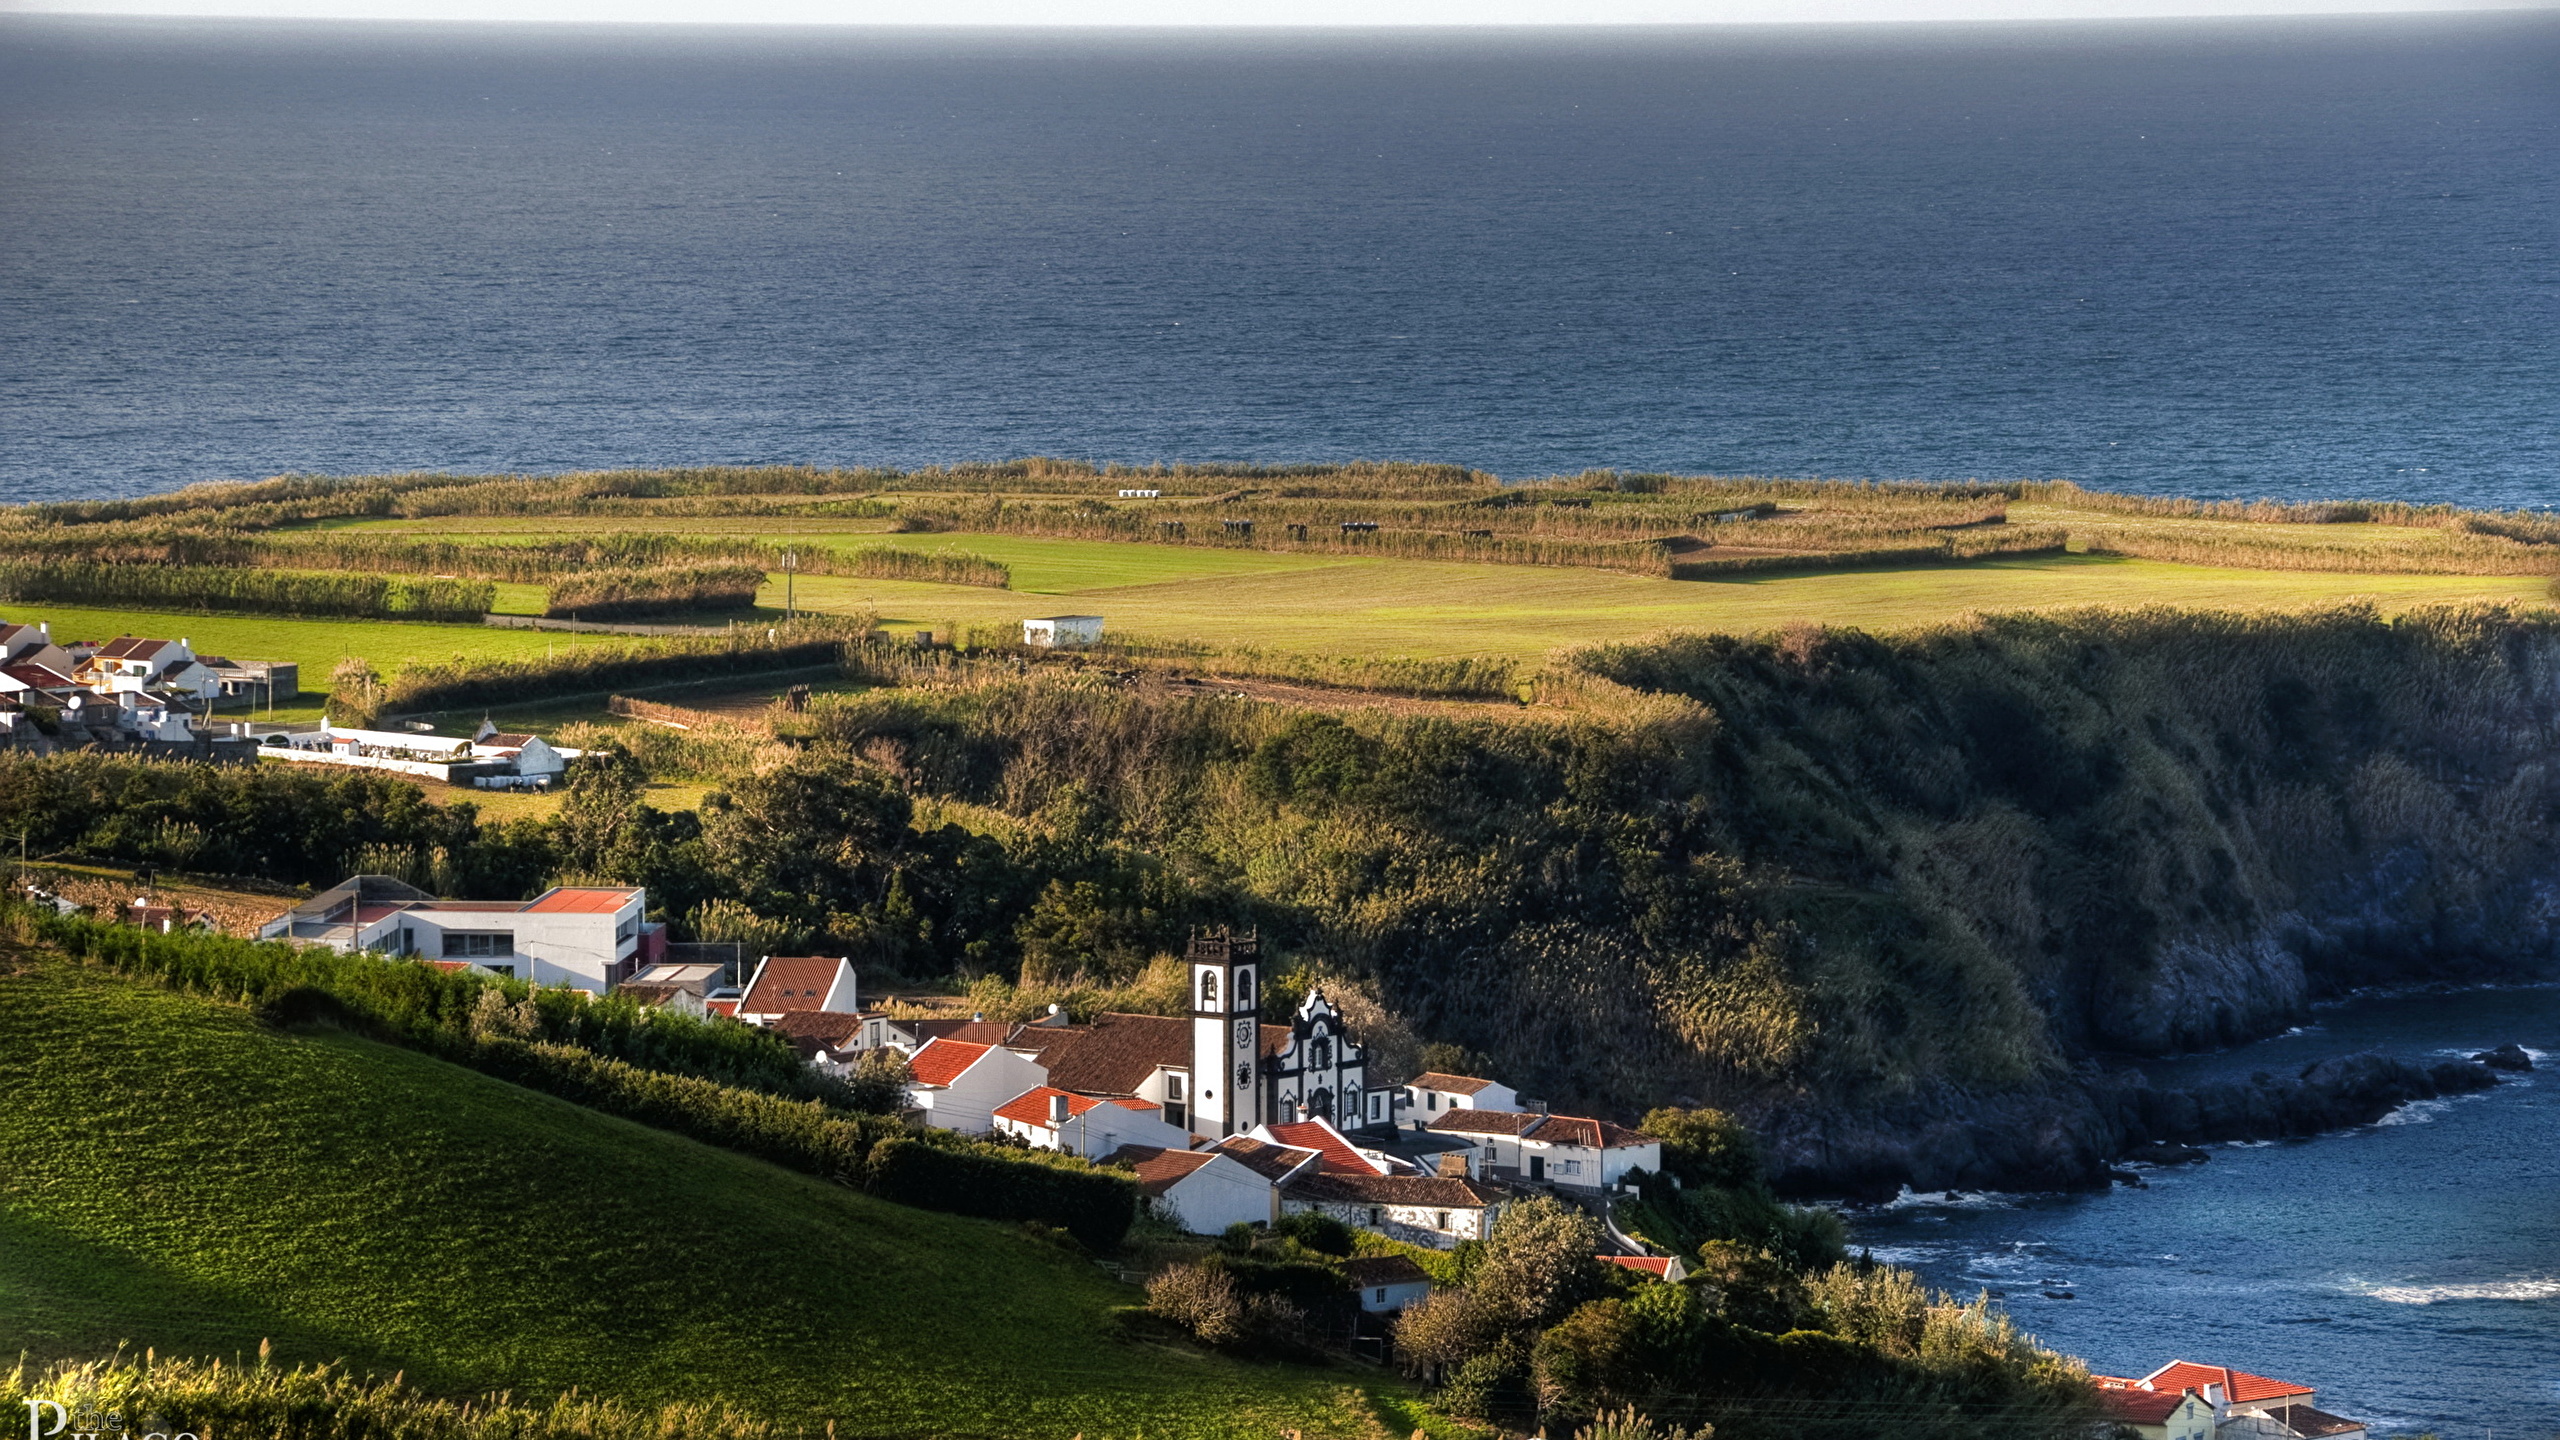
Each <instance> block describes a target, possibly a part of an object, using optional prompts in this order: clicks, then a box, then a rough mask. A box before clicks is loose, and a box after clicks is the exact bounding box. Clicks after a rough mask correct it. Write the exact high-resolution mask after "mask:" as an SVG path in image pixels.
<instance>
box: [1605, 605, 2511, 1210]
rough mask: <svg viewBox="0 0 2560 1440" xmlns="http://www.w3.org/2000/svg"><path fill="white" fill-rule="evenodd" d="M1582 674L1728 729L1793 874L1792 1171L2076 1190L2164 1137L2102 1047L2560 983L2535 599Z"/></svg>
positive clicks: (2243, 1032) (1903, 643)
mask: <svg viewBox="0 0 2560 1440" xmlns="http://www.w3.org/2000/svg"><path fill="white" fill-rule="evenodd" d="M1586 663H1587V664H1588V665H1589V666H1590V668H1591V669H1593V670H1594V671H1595V672H1596V673H1599V674H1601V675H1603V676H1605V677H1607V678H1609V679H1611V680H1614V681H1617V682H1619V683H1622V684H1626V685H1630V686H1634V687H1637V688H1639V689H1651V690H1662V691H1668V692H1673V693H1678V694H1682V695H1687V696H1689V697H1691V698H1693V699H1695V700H1697V701H1699V702H1701V703H1703V704H1705V705H1707V706H1708V707H1710V708H1711V709H1712V710H1713V711H1714V712H1715V714H1716V716H1717V719H1718V722H1719V728H1718V733H1717V737H1716V740H1715V742H1714V745H1715V771H1716V781H1715V784H1716V792H1717V795H1718V798H1719V801H1720V812H1721V824H1722V830H1723V834H1724V836H1725V838H1726V840H1727V843H1729V844H1730V845H1731V846H1732V848H1733V849H1734V851H1735V852H1736V853H1737V854H1739V855H1741V856H1742V857H1744V858H1745V860H1746V861H1747V863H1748V864H1749V865H1750V866H1751V867H1752V868H1753V870H1754V871H1755V872H1757V873H1761V874H1764V875H1770V874H1774V875H1777V876H1780V877H1783V888H1782V889H1781V890H1780V891H1779V894H1780V897H1781V898H1780V899H1779V900H1778V901H1777V902H1776V908H1777V909H1778V910H1779V911H1780V913H1783V914H1784V915H1785V916H1786V917H1787V919H1788V921H1789V923H1790V924H1791V925H1792V926H1793V928H1794V931H1795V933H1796V934H1797V935H1798V936H1799V937H1800V939H1799V943H1798V945H1797V947H1796V949H1795V952H1794V958H1793V960H1792V962H1791V975H1792V976H1793V978H1794V980H1795V981H1796V983H1797V984H1799V985H1800V986H1802V987H1803V989H1804V991H1805V993H1806V994H1807V995H1808V997H1809V1003H1810V1004H1811V1005H1812V1006H1813V1007H1814V1009H1815V1010H1816V1011H1817V1013H1819V1014H1820V1016H1821V1017H1822V1019H1821V1024H1822V1030H1823V1044H1822V1045H1821V1046H1820V1047H1819V1053H1818V1055H1817V1056H1816V1058H1815V1059H1814V1062H1813V1064H1812V1065H1811V1067H1809V1069H1808V1070H1807V1071H1806V1072H1805V1073H1804V1074H1802V1075H1801V1076H1800V1077H1799V1082H1800V1083H1799V1084H1798V1086H1797V1087H1796V1088H1794V1089H1792V1090H1787V1091H1778V1090H1768V1091H1763V1092H1761V1093H1760V1094H1758V1095H1757V1096H1755V1097H1752V1098H1751V1100H1750V1101H1749V1102H1748V1103H1749V1105H1750V1108H1752V1109H1753V1110H1754V1111H1755V1112H1756V1113H1757V1114H1759V1115H1760V1116H1761V1118H1762V1119H1763V1122H1764V1124H1765V1125H1766V1126H1767V1127H1768V1128H1769V1129H1770V1131H1771V1132H1772V1135H1773V1137H1774V1139H1775V1141H1776V1146H1775V1148H1776V1149H1777V1150H1778V1152H1779V1154H1780V1156H1781V1158H1782V1163H1783V1164H1785V1165H1786V1166H1787V1167H1788V1168H1789V1169H1791V1170H1792V1171H1793V1172H1794V1175H1795V1179H1796V1180H1797V1181H1798V1182H1799V1183H1800V1184H1805V1185H1817V1186H1818V1185H1821V1184H1825V1183H1839V1184H1863V1185H1872V1184H1875V1183H1879V1182H1881V1181H1882V1180H1884V1179H1885V1178H1887V1177H1888V1176H1890V1175H1892V1174H1894V1173H1896V1172H1899V1173H1900V1174H1901V1175H1902V1176H1904V1177H1905V1178H1909V1179H1913V1180H1938V1181H1940V1182H1941V1183H1946V1182H1947V1179H1948V1177H1950V1176H1962V1177H1965V1178H1963V1179H1961V1180H1956V1181H1954V1182H1953V1183H1972V1184H1992V1183H2001V1182H2002V1180H2003V1179H2004V1178H2005V1179H2008V1180H2013V1181H2022V1182H2038V1181H2050V1180H2052V1179H2054V1178H2056V1177H2067V1176H2081V1177H2085V1176H2087V1175H2088V1174H2090V1173H2091V1172H2092V1168H2093V1167H2094V1165H2095V1164H2096V1162H2097V1161H2098V1160H2099V1159H2100V1158H2102V1157H2103V1156H2104V1155H2106V1154H2108V1153H2112V1151H2113V1150H2114V1149H2118V1148H2121V1147H2122V1146H2123V1145H2125V1144H2127V1143H2133V1142H2137V1141H2139V1140H2141V1139H2143V1138H2146V1136H2147V1134H2148V1133H2149V1129H2150V1128H2156V1126H2152V1125H2149V1122H2146V1121H2145V1119H2144V1114H2145V1112H2144V1111H2143V1110H2142V1109H2141V1107H2139V1106H2135V1107H2133V1108H2132V1109H2130V1110H2128V1109H2126V1108H2125V1106H2124V1105H2123V1104H2121V1103H2119V1102H2118V1100H2117V1099H2115V1098H2111V1097H2112V1093H2113V1092H2112V1089H2111V1087H2113V1086H2114V1082H2111V1081H2107V1080H2104V1079H2102V1078H2097V1077H2098V1076H2099V1074H2100V1073H2101V1071H2102V1070H2103V1067H2102V1066H2101V1067H2092V1066H2091V1065H2090V1064H2089V1063H2088V1062H2090V1061H2091V1060H2092V1058H2093V1057H2095V1058H2099V1059H2103V1057H2106V1056H2108V1055H2111V1054H2126V1053H2130V1054H2161V1053H2167V1052H2171V1051H2176V1050H2182V1049H2193V1048H2205V1047H2212V1046H2216V1045H2222V1044H2229V1043H2234V1042H2237V1041H2242V1040H2246V1039H2249V1038H2252V1037H2255V1036H2259V1035H2264V1034H2267V1033H2270V1032H2271V1031H2273V1030H2275V1029H2279V1028H2281V1027H2282V1026H2284V1025H2286V1024H2289V1023H2291V1022H2292V1021H2293V1020H2295V1019H2296V1018H2298V1017H2299V1016H2300V1015H2301V1014H2302V1012H2303V1010H2304V1007H2305V1006H2306V1005H2307V1004H2308V1003H2309V1002H2310V1001H2312V1000H2314V999H2317V998H2319V997H2322V996H2325V995H2332V994H2337V993H2340V992H2343V991H2346V990H2349V989H2353V988H2355V987H2359V986H2365V985H2374V984H2392V983H2413V982H2427V981H2453V980H2458V981H2477V980H2512V979H2524V978H2532V977H2542V976H2551V975H2555V974H2560V945H2555V941H2560V828H2556V827H2555V825H2554V819H2555V816H2560V766H2555V765H2554V763H2553V762H2554V760H2555V758H2560V627H2555V623H2554V620H2553V618H2552V617H2551V616H2550V615H2549V614H2548V613H2547V612H2527V613H2521V614H2519V613H2511V612H2505V611H2496V610H2463V611H2443V612H2430V613H2421V614H2418V615H2414V616H2410V617H2406V618H2402V619H2399V620H2394V621H2386V620H2383V619H2381V618H2379V617H2378V616H2376V615H2374V614H2372V613H2370V612H2366V611H2361V610H2350V611H2344V612H2337V613H2329V614H2322V615H2315V616H2307V617H2248V618H2243V617H2234V616H2196V615H2178V614H2171V613H2166V612H2161V613H2137V614H2129V615H2123V614H2090V615H2076V616H2066V617H2049V618H2024V617H2022V618H2014V619H1997V620H1991V621H1985V622H1982V623H1980V624H1977V625H1973V626H1969V627H1965V628H1963V629H1960V630H1950V631H1945V632H1939V633H1935V634H1929V635H1922V636H1917V637H1912V638H1909V639H1901V640H1890V641H1888V640H1878V639H1873V638H1869V637H1865V636H1857V635H1827V634H1823V633H1819V632H1804V633H1798V634H1793V635H1790V636H1787V637H1782V638H1780V639H1779V640H1777V641H1774V642H1766V643H1758V642H1743V641H1735V640H1725V639H1697V640H1685V641H1677V642H1672V643H1668V644H1663V645H1657V646H1651V647H1645V648H1634V647H1629V648H1623V649H1616V650H1609V651H1603V652H1598V653H1595V654H1593V655H1590V656H1588V657H1586ZM1788 897H1792V899H1790V898H1788ZM2013 997H2023V999H2024V1000H2025V1002H2026V1003H2027V1006H2028V1008H2029V1009H2030V1010H2031V1011H2032V1014H2033V1016H2034V1017H2035V1023H2034V1026H2033V1030H2034V1033H2032V1034H2027V1033H2023V1032H2021V1030H2020V1029H2019V1027H2018V1026H2017V1024H2016V1022H2015V1019H2014V1011H2013V1010H2012V1008H2011V1005H2010V1001H2011V1000H2012V998H2013ZM1968 1046H1973V1047H1976V1048H1977V1049H1978V1048H1979V1047H1982V1046H1990V1047H1994V1048H2002V1047H2006V1048H2009V1049H2013V1050H2016V1051H2017V1052H2018V1053H2019V1054H2020V1055H2022V1056H2023V1055H2026V1054H2029V1053H2031V1054H2032V1061H2033V1063H2032V1065H2030V1066H2028V1067H2026V1069H2029V1070H2032V1072H2033V1073H2032V1075H2030V1074H2027V1073H2023V1072H2022V1071H2020V1070H2018V1069H2015V1068H2013V1069H2012V1070H2011V1072H2010V1073H2008V1074H2006V1075H2002V1074H1999V1073H1997V1072H1995V1071H1993V1070H1989V1069H1986V1068H1985V1067H1983V1066H1982V1065H1980V1064H1978V1063H1969V1062H1967V1061H1966V1060H1964V1059H1962V1058H1960V1057H1961V1056H1962V1055H1963V1053H1964V1051H1965V1049H1966V1047H1968ZM2152 1113H2154V1114H2155V1115H2156V1114H2157V1113H2158V1112H2157V1111H2156V1107H2155V1111H2154V1112H2152Z"/></svg>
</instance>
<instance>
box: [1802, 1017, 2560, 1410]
mask: <svg viewBox="0 0 2560 1440" xmlns="http://www.w3.org/2000/svg"><path fill="white" fill-rule="evenodd" d="M2510 1041H2512V1042H2515V1043H2518V1044H2521V1045H2524V1046H2526V1047H2528V1049H2530V1050H2532V1051H2534V1052H2536V1053H2535V1060H2536V1064H2537V1066H2538V1068H2537V1069H2535V1070H2534V1071H2533V1072H2531V1073H2530V1074H2524V1075H2507V1076H2504V1077H2502V1078H2503V1079H2504V1080H2505V1081H2506V1083H2504V1084H2502V1085H2500V1086H2498V1087H2497V1088H2496V1089H2495V1090H2491V1091H2486V1092H2483V1093H2481V1094H2477V1095H2467V1096H2461V1097H2456V1098H2452V1099H2445V1100H2423V1101H2419V1102H2417V1103H2415V1104H2413V1105H2408V1106H2405V1107H2403V1108H2402V1109H2400V1110H2398V1111H2396V1112H2394V1113H2392V1114H2391V1115H2388V1116H2386V1117H2384V1118H2383V1120H2382V1122H2381V1123H2380V1124H2376V1125H2368V1126H2365V1127H2363V1128H2361V1129H2358V1130H2353V1131H2349V1132H2347V1133H2345V1134H2341V1135H2330V1136H2323V1137H2319V1138H2315V1139H2309V1140H2299V1141H2290V1142H2284V1143H2276V1144H2265V1143H2261V1144H2250V1145H2221V1146H2214V1147H2211V1148H2210V1151H2209V1153H2210V1154H2211V1156H2212V1158H2211V1159H2210V1160H2208V1161H2207V1162H2206V1163H2204V1164H2202V1165H2194V1166H2181V1167H2173V1168H2166V1169H2163V1168H2155V1167H2136V1168H2137V1169H2139V1170H2140V1172H2141V1173H2142V1175H2143V1177H2144V1180H2145V1182H2146V1183H2147V1184H2148V1186H2149V1187H2150V1188H2148V1189H2142V1190H2135V1189H2129V1188H2118V1189H2115V1190H2112V1191H2109V1192H2107V1193H2104V1194H2098V1195H1990V1194H1975V1195H1921V1196H1913V1195H1906V1196H1905V1197H1904V1198H1903V1199H1902V1200H1901V1201H1900V1202H1898V1203H1895V1204H1893V1205H1889V1206H1885V1207H1882V1208H1880V1209H1875V1210H1871V1211H1866V1212H1862V1213H1859V1214H1857V1215H1856V1216H1855V1217H1854V1219H1853V1221H1852V1227H1851V1228H1852V1230H1853V1232H1854V1234H1855V1236H1856V1238H1857V1242H1858V1243H1860V1244H1864V1245H1869V1246H1872V1247H1873V1248H1874V1252H1875V1255H1876V1258H1877V1259H1879V1260H1889V1261H1892V1262H1894V1263H1896V1264H1901V1265H1908V1266H1910V1267H1911V1268H1913V1269H1915V1270H1917V1271H1919V1272H1920V1274H1921V1275H1923V1276H1924V1277H1925V1278H1927V1279H1928V1280H1929V1282H1930V1283H1931V1284H1933V1285H1935V1286H1938V1287H1939V1288H1941V1289H1945V1290H1949V1291H1951V1292H1954V1293H1956V1294H1959V1295H1962V1296H1964V1297H1965V1298H1967V1299H1970V1298H1972V1297H1973V1296H1974V1295H1975V1294H1977V1293H1980V1292H1982V1291H1984V1290H1989V1291H1992V1292H1994V1294H1995V1295H1996V1296H1997V1297H1998V1300H1999V1303H2000V1304H2001V1305H2002V1306H2003V1307H2005V1308H2006V1309H2007V1310H2008V1311H2009V1313H2010V1314H2011V1315H2012V1316H2014V1317H2015V1318H2016V1319H2017V1321H2018V1323H2019V1326H2020V1328H2022V1329H2025V1330H2027V1331H2029V1332H2030V1333H2032V1334H2034V1335H2036V1336H2037V1337H2039V1338H2040V1339H2042V1340H2043V1341H2045V1342H2046V1343H2047V1344H2050V1345H2052V1346H2054V1347H2056V1348H2058V1349H2060V1350H2063V1351H2065V1352H2067V1353H2070V1354H2074V1355H2078V1356H2081V1357H2083V1358H2084V1359H2086V1360H2087V1361H2088V1362H2089V1364H2090V1368H2092V1369H2093V1370H2097V1371H2099V1372H2100V1373H2102V1374H2108V1373H2111V1374H2117V1375H2133V1376H2140V1375H2144V1374H2148V1373H2149V1372H2151V1371H2153V1370H2156V1369H2158V1368H2159V1367H2160V1366H2162V1365H2165V1364H2167V1363H2168V1362H2169V1361H2171V1360H2175V1359H2185V1360H2193V1361H2196V1362H2197V1363H2199V1364H2205V1365H2228V1366H2230V1367H2232V1368H2233V1369H2236V1370H2248V1371H2252V1372H2255V1373H2257V1374H2261V1375H2272V1376H2275V1377H2276V1378H2278V1379H2282V1380H2290V1381H2293V1382H2295V1383H2297V1384H2303V1385H2312V1386H2316V1387H2318V1390H2319V1392H2320V1393H2319V1397H2318V1398H2317V1399H2316V1400H2315V1401H2314V1402H2313V1403H2314V1404H2316V1405H2317V1406H2319V1408H2321V1409H2323V1410H2327V1411H2330V1412H2331V1413H2333V1414H2342V1415H2345V1416H2348V1417H2349V1418H2351V1419H2356V1420H2363V1421H2365V1422H2367V1423H2368V1424H2369V1425H2371V1426H2372V1429H2373V1433H2374V1434H2375V1435H2377V1436H2381V1435H2398V1434H2411V1433H2417V1432H2424V1431H2432V1432H2434V1433H2436V1434H2438V1435H2441V1436H2443V1437H2445V1440H2483V1437H2484V1436H2488V1437H2494V1436H2498V1435H2505V1436H2510V1437H2513V1440H2551V1437H2553V1436H2555V1435H2560V988H2542V989H2532V990H2476V991H2470V992H2467V993H2454V994H2445V995H2423V996H2409V997H2401V998H2367V999H2360V1000H2354V1001H2349V1002H2346V1003H2343V1004H2338V1005H2331V1006H2326V1007H2323V1008H2321V1009H2319V1010H2317V1011H2315V1012H2314V1015H2313V1018H2312V1019H2311V1021H2310V1022H2309V1023H2307V1024H2305V1025H2304V1026H2302V1027H2300V1028H2299V1029H2297V1030H2295V1031H2294V1032H2292V1033H2290V1034H2288V1035H2285V1036H2282V1037H2280V1038H2277V1039H2273V1040H2266V1041H2261V1042H2259V1043H2257V1044H2255V1045H2247V1046H2242V1047H2240V1048H2238V1049H2235V1050H2228V1051H2224V1052H2222V1053H2221V1054H2217V1055H2199V1056H2189V1057H2185V1058H2181V1059H2177V1060H2170V1061H2163V1062H2157V1063H2155V1064H2153V1065H2151V1066H2150V1067H2149V1068H2150V1070H2151V1072H2152V1076H2153V1083H2155V1084H2162V1085H2193V1084H2199V1083H2205V1082H2208V1081H2224V1080H2245V1079H2247V1078H2248V1077H2249V1076H2250V1075H2251V1074H2252V1073H2255V1072H2259V1071H2266V1072H2272V1073H2275V1074H2279V1075H2281V1074H2288V1073H2291V1072H2294V1071H2297V1070H2299V1069H2300V1068H2301V1067H2302V1066H2304V1065H2307V1064H2310V1063H2312V1062H2314V1061H2316V1060H2320V1059H2324V1058H2327V1057H2329V1056H2332V1055H2346V1054H2353V1053H2354V1052H2356V1051H2359V1050H2367V1049H2378V1050H2381V1051H2383V1052H2384V1053H2386V1054H2392V1055H2398V1056H2402V1057H2404V1058H2407V1059H2412V1060H2420V1061H2424V1062H2426V1063H2430V1064H2432V1063H2436V1062H2439V1061H2442V1060H2446V1059H2454V1058H2459V1057H2465V1056H2469V1055H2471V1054H2474V1053H2476V1052H2478V1051H2481V1050H2485V1049H2488V1048H2491V1047H2492V1046H2496V1045H2503V1044H2506V1043H2508V1042H2510ZM2065 1295H2067V1296H2069V1297H2071V1298H2069V1299H2062V1298H2058V1297H2061V1296H2065Z"/></svg>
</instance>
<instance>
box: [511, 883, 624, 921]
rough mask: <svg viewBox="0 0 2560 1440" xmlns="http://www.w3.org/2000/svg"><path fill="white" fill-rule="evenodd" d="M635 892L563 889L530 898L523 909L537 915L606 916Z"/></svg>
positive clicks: (618, 888) (618, 907) (602, 889)
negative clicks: (531, 901)
mask: <svg viewBox="0 0 2560 1440" xmlns="http://www.w3.org/2000/svg"><path fill="white" fill-rule="evenodd" d="M639 893H640V891H639V889H638V888H637V887H635V886H628V885H624V886H616V887H614V888H611V889H605V888H601V887H599V888H593V889H589V888H585V887H580V888H577V889H570V888H568V887H565V886H564V887H562V888H560V889H556V890H551V891H547V892H545V893H543V894H541V895H538V896H536V897H534V901H533V903H532V904H530V905H527V906H526V907H524V908H525V910H526V911H527V912H528V913H531V914H537V915H610V914H612V913H613V912H614V911H616V910H619V909H621V908H622V907H623V906H625V905H628V904H630V903H631V901H632V899H633V898H634V897H636V896H637V895H639Z"/></svg>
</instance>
